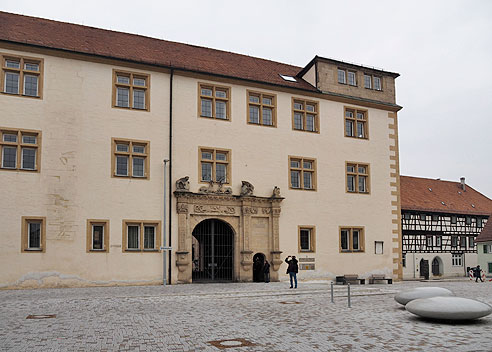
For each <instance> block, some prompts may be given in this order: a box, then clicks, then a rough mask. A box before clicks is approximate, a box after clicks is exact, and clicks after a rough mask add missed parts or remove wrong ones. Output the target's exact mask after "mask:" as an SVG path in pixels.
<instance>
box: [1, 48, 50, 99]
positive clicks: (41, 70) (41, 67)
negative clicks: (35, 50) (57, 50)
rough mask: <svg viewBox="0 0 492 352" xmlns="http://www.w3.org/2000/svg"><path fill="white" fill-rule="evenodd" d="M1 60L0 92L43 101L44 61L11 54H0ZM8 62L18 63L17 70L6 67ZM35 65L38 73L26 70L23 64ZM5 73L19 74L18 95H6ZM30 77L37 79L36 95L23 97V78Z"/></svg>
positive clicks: (13, 94)
mask: <svg viewBox="0 0 492 352" xmlns="http://www.w3.org/2000/svg"><path fill="white" fill-rule="evenodd" d="M0 59H1V64H0V68H1V75H0V92H1V93H2V94H5V95H12V96H21V97H25V98H34V99H43V77H44V59H42V58H37V57H28V56H19V55H12V54H5V53H0ZM8 60H11V61H18V62H19V68H12V67H7V65H6V62H7V61H8ZM29 63H32V64H37V65H38V67H39V71H33V70H27V69H25V64H29ZM7 72H15V73H18V74H19V89H18V93H17V94H15V93H7V92H5V74H6V73H7ZM25 75H31V76H37V77H38V87H37V88H38V92H37V93H38V95H36V96H34V95H25V94H24V76H25Z"/></svg>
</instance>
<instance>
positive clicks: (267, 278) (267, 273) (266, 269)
mask: <svg viewBox="0 0 492 352" xmlns="http://www.w3.org/2000/svg"><path fill="white" fill-rule="evenodd" d="M263 276H264V278H265V282H266V283H269V282H270V263H269V262H268V260H265V264H264V265H263Z"/></svg>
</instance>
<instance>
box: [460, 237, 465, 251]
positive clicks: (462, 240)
mask: <svg viewBox="0 0 492 352" xmlns="http://www.w3.org/2000/svg"><path fill="white" fill-rule="evenodd" d="M460 248H466V237H465V236H461V237H460Z"/></svg>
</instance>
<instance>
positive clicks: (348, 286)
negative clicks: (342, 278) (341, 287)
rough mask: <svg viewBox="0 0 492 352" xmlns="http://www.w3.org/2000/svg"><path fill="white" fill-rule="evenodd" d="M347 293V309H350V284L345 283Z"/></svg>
mask: <svg viewBox="0 0 492 352" xmlns="http://www.w3.org/2000/svg"><path fill="white" fill-rule="evenodd" d="M347 292H348V296H347V297H348V307H349V308H352V306H351V305H350V283H347Z"/></svg>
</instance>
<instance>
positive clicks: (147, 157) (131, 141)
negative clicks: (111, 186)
mask: <svg viewBox="0 0 492 352" xmlns="http://www.w3.org/2000/svg"><path fill="white" fill-rule="evenodd" d="M118 144H126V145H128V152H123V151H117V149H116V148H117V145H118ZM134 146H143V147H144V153H136V152H134V151H133V147H134ZM117 156H127V157H128V165H127V170H128V174H127V175H118V174H116V171H117V170H116V166H117V165H116V157H117ZM133 158H144V159H145V161H144V167H145V170H144V176H133ZM111 177H115V178H130V179H143V180H150V141H144V140H138V139H127V138H116V137H112V138H111Z"/></svg>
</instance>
